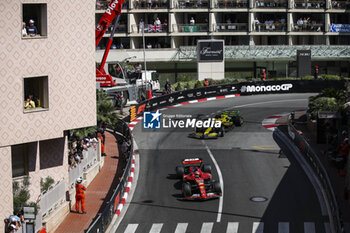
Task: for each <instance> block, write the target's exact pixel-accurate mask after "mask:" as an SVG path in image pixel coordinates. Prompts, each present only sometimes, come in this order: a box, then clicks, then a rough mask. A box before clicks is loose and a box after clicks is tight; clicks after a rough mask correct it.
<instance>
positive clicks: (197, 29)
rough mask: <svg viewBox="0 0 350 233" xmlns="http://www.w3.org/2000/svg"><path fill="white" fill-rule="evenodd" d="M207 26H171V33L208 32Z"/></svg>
mask: <svg viewBox="0 0 350 233" xmlns="http://www.w3.org/2000/svg"><path fill="white" fill-rule="evenodd" d="M208 31H209V26H208V24H207V23H198V24H173V32H190V33H192V32H208Z"/></svg>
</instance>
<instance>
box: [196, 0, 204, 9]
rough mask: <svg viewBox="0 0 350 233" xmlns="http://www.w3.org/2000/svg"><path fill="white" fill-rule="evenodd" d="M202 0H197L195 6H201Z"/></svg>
mask: <svg viewBox="0 0 350 233" xmlns="http://www.w3.org/2000/svg"><path fill="white" fill-rule="evenodd" d="M202 4H203V3H202V0H197V7H199V8H202Z"/></svg>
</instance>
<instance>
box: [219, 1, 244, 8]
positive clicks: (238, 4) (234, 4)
mask: <svg viewBox="0 0 350 233" xmlns="http://www.w3.org/2000/svg"><path fill="white" fill-rule="evenodd" d="M247 7H248V1H240V0H217V1H216V3H215V8H247Z"/></svg>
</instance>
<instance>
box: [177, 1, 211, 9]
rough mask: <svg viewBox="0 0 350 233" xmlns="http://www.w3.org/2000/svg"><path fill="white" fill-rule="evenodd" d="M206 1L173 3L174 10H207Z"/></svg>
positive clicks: (207, 3) (207, 2)
mask: <svg viewBox="0 0 350 233" xmlns="http://www.w3.org/2000/svg"><path fill="white" fill-rule="evenodd" d="M208 7H209V1H208V0H183V1H177V2H175V8H179V9H193V8H196V9H197V8H203V9H204V8H208Z"/></svg>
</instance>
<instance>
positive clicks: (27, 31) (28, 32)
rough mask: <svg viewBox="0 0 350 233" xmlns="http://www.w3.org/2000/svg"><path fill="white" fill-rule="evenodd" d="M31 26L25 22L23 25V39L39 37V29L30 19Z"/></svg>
mask: <svg viewBox="0 0 350 233" xmlns="http://www.w3.org/2000/svg"><path fill="white" fill-rule="evenodd" d="M28 23H29V26H26V25H27V24H26V23H25V22H23V23H22V37H27V36H28V37H34V36H37V35H39V33H38V29H37V27H36V26H35V25H34V23H35V21H34V20H33V19H30V20H29V21H28Z"/></svg>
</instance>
